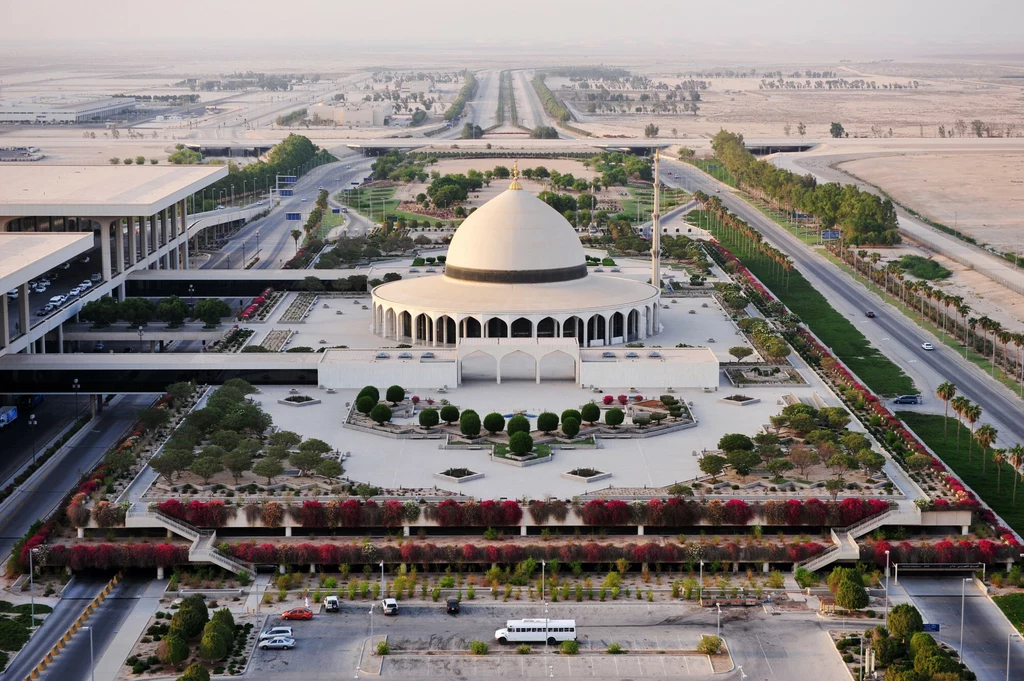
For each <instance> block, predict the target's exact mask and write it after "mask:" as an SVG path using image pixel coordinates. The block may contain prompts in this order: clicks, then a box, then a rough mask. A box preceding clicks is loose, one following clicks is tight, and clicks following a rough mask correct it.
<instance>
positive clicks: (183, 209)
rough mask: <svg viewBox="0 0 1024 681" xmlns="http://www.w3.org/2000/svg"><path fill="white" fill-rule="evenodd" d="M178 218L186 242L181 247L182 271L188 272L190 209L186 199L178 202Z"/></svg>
mask: <svg viewBox="0 0 1024 681" xmlns="http://www.w3.org/2000/svg"><path fill="white" fill-rule="evenodd" d="M178 216H179V219H180V220H181V223H180V225H181V230H180V233H181V234H183V235H184V237H185V239H184V242H183V243H182V245H181V250H182V265H181V269H185V270H187V269H189V262H188V208H187V206H186V205H185V199H182V200H181V201H179V202H178Z"/></svg>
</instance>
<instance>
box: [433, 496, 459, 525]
mask: <svg viewBox="0 0 1024 681" xmlns="http://www.w3.org/2000/svg"><path fill="white" fill-rule="evenodd" d="M437 524H438V525H440V526H441V527H457V526H460V525H462V524H463V514H462V507H461V506H459V502H457V501H455V500H453V499H445V500H444V501H442V502H441V503H440V504H438V505H437Z"/></svg>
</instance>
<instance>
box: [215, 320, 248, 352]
mask: <svg viewBox="0 0 1024 681" xmlns="http://www.w3.org/2000/svg"><path fill="white" fill-rule="evenodd" d="M255 333H256V332H255V331H253V330H252V329H240V328H238V327H237V326H236V327H235V328H233V329H231V330H230V331H228V332H227V333H226V334H224V337H223V338H222V339H221V340H220V342H219V343H217V345H216V349H215V352H239V351H241V349H242V348H244V347H245V344H246V342H247V341H248V340H249V339H250V338H252V336H253V334H255Z"/></svg>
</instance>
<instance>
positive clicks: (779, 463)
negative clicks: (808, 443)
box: [765, 457, 793, 482]
mask: <svg viewBox="0 0 1024 681" xmlns="http://www.w3.org/2000/svg"><path fill="white" fill-rule="evenodd" d="M765 468H766V469H768V472H769V473H771V474H772V481H774V482H778V481H779V480H781V479H782V474H783V473H785V472H786V471H789V470H792V469H793V464H792V463H791V462H790V461H789V459H784V458H782V457H776V458H774V459H770V460H769V461H768V463H767V464H765Z"/></svg>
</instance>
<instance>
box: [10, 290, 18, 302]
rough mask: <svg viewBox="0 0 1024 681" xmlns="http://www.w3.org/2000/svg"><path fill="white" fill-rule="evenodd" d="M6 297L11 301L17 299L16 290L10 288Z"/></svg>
mask: <svg viewBox="0 0 1024 681" xmlns="http://www.w3.org/2000/svg"><path fill="white" fill-rule="evenodd" d="M7 297H8V298H10V299H11V300H13V299H15V298H17V297H18V289H16V288H12V289H11V290H10V291H8V292H7Z"/></svg>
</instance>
